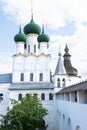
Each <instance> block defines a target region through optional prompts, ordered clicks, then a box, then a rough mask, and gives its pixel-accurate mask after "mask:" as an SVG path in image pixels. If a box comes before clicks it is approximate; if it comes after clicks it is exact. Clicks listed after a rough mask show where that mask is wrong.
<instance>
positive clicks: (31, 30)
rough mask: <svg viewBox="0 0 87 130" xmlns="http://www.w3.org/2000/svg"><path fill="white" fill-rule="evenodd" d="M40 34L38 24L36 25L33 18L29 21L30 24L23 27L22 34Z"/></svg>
mask: <svg viewBox="0 0 87 130" xmlns="http://www.w3.org/2000/svg"><path fill="white" fill-rule="evenodd" d="M40 32H41V28H40V27H39V25H38V24H36V23H35V22H34V20H33V18H32V19H31V21H30V23H28V24H27V25H25V27H24V33H25V34H26V35H27V34H38V35H39V34H40Z"/></svg>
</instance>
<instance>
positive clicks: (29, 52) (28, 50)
mask: <svg viewBox="0 0 87 130" xmlns="http://www.w3.org/2000/svg"><path fill="white" fill-rule="evenodd" d="M28 53H30V45H28Z"/></svg>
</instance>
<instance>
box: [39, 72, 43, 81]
mask: <svg viewBox="0 0 87 130" xmlns="http://www.w3.org/2000/svg"><path fill="white" fill-rule="evenodd" d="M39 81H43V73H40V74H39Z"/></svg>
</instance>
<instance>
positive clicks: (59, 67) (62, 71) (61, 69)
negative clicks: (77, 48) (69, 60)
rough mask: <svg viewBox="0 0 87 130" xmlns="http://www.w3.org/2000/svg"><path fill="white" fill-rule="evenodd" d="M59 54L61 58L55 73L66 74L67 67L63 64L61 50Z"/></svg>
mask: <svg viewBox="0 0 87 130" xmlns="http://www.w3.org/2000/svg"><path fill="white" fill-rule="evenodd" d="M58 55H59V59H58V62H57V66H56V69H55V73H54V74H55V75H64V74H66V71H65V68H64V66H63V62H62V56H61V53H60V52H59V54H58Z"/></svg>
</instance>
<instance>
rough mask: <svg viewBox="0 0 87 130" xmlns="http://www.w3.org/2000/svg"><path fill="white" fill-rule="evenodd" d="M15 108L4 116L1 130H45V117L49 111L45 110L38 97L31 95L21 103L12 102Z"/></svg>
mask: <svg viewBox="0 0 87 130" xmlns="http://www.w3.org/2000/svg"><path fill="white" fill-rule="evenodd" d="M11 102H12V105H13V108H12V109H8V110H7V114H6V115H5V116H2V120H1V126H0V130H35V129H36V128H39V129H41V130H45V129H46V126H45V121H44V119H43V117H44V116H45V115H47V110H46V109H45V108H43V106H42V104H41V102H40V100H39V99H38V97H37V96H36V95H32V94H29V95H27V96H26V97H25V98H22V100H21V101H20V103H19V102H17V101H15V100H11Z"/></svg>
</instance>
